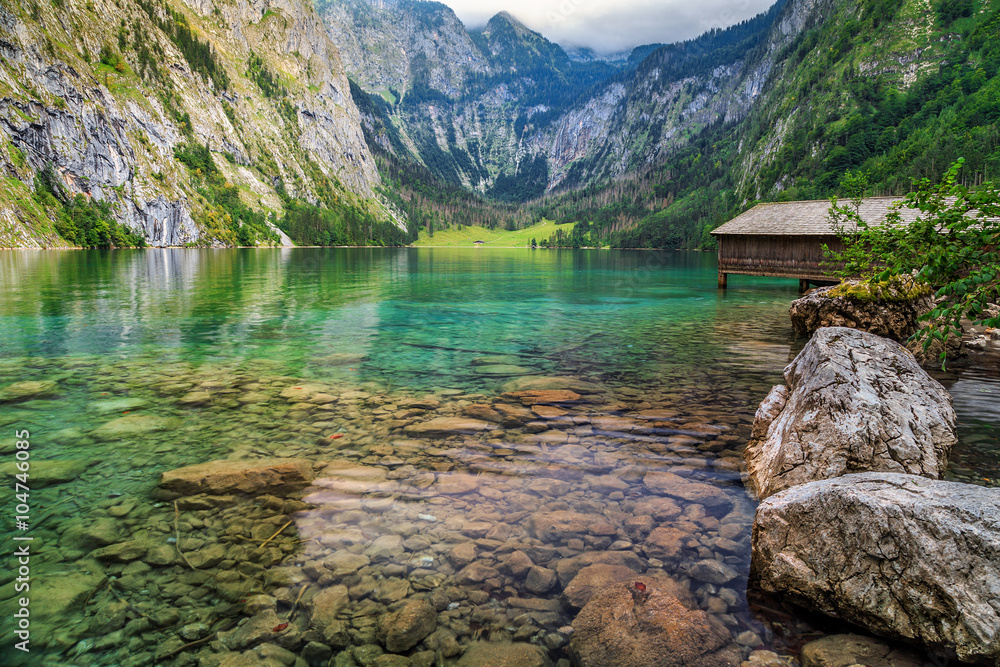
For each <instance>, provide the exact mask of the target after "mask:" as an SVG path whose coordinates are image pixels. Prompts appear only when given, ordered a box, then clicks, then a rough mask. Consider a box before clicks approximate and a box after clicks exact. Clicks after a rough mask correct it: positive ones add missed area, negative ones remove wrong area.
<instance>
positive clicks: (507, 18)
mask: <svg viewBox="0 0 1000 667" xmlns="http://www.w3.org/2000/svg"><path fill="white" fill-rule="evenodd" d="M503 27H510V28H514V30H516V31H517V32H519V33H530V32H534V31H533V30H531V29H529V28H528V27H527V26H526V25H524V24H523V23H521V22H520V21H518V20H517V19H516V18H515V17H514V15H513V14H511V13H510V12H508V11H507V10H503V11H501V12H498V13H497V14H495V15H494V16H493V18H491V19H490V20H489V22H488V23H487V24H486V30H488V31H490V30H496V29H498V28H503Z"/></svg>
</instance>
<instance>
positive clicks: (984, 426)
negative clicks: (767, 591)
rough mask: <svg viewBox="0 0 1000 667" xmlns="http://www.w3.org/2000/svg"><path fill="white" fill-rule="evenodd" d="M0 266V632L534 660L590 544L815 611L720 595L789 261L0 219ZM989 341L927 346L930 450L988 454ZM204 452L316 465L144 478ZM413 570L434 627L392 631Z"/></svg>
mask: <svg viewBox="0 0 1000 667" xmlns="http://www.w3.org/2000/svg"><path fill="white" fill-rule="evenodd" d="M0 281H2V289H0V396H2V397H3V398H4V399H5V401H6V402H3V403H0V424H2V426H3V429H2V434H3V435H2V439H0V470H3V472H4V475H3V480H4V481H3V485H4V490H3V493H2V496H0V497H2V498H3V503H4V505H3V509H4V513H5V516H6V519H5V520H4V531H5V532H4V535H5V536H4V559H3V561H2V562H3V564H4V566H3V568H2V569H0V584H2V593H0V595H2V598H3V599H2V600H0V605H2V607H0V615H2V617H3V619H4V621H3V624H2V627H3V632H2V636H0V644H2V648H0V662H2V663H3V664H8V665H15V664H31V665H83V666H85V665H123V666H129V665H154V664H162V665H218V664H220V662H221V660H220V657H221V656H231V655H232V654H230V653H225V652H226V651H232V652H242V651H248V650H251V649H254V647H257V648H256V649H255V650H257V654H255V655H258V656H259V662H258V663H257V664H275V665H277V664H294V663H295V660H296V656H297V657H298V658H299V659H301V660H302V661H304V663H305V664H309V665H327V664H330V665H338V666H344V667H349V666H350V665H363V666H367V665H400V666H405V665H413V666H414V667H418V666H420V665H455V664H462V665H475V664H480V662H481V660H479V659H478V658H477V657H476V656H489V655H498V653H497V652H498V651H510V650H511V648H510V646H511V645H512V646H513V647H514V649H513V650H514V653H513V654H511V655H516V650H517V648H518V647H520V648H525V647H531V648H532V650H533V651H535V652H536V654H537V653H538V652H539V651H540V652H542V653H544V654H547V655H548V658H549V659H551V661H552V662H553V663H557V662H558V661H560V660H565V659H566V658H567V657H568V653H567V645H568V642H569V641H570V638H571V633H572V629H571V628H570V624H571V622H572V621H573V619H574V617H575V615H576V614H577V612H578V611H579V606H578V605H579V604H580V603H581V602H582V601H583V600H584V599H585V596H584V592H581V590H580V589H581V588H584V586H574V587H570V583H571V582H572V581H573V579H574V578H575V577H576V576H577V574H578V573H579V572H580V571H581V570H582V569H583V568H585V567H586V566H589V565H592V564H608V565H614V566H618V567H620V568H628V569H630V570H632V571H633V572H634V573H635V580H636V582H642V580H643V578H644V577H651V576H654V575H666V576H668V577H670V578H672V579H674V580H675V581H676V582H677V583H678V584H680V586H681V587H682V588H685V589H688V590H689V591H690V593H691V594H692V596H693V598H694V600H695V602H696V604H697V606H698V607H700V608H701V609H703V610H705V611H706V612H707V613H708V614H710V615H712V616H714V617H715V618H716V619H717V620H718V621H720V622H721V623H722V624H724V625H725V627H726V628H728V629H729V630H730V631H731V634H732V641H733V643H734V644H735V645H737V646H739V647H741V650H742V651H743V656H744V658H746V657H748V656H749V655H750V654H751V652H752V651H754V650H771V651H775V652H776V653H778V654H779V655H783V656H796V655H797V654H798V651H799V650H800V648H801V646H802V644H803V642H805V641H808V640H810V639H815V638H817V637H819V636H822V634H824V633H826V632H833V631H835V630H838V629H841V628H840V626H837V625H836V624H834V623H832V622H830V621H824V620H822V619H818V618H814V617H809V616H807V615H805V614H800V613H797V612H796V611H795V610H793V609H788V608H785V607H783V606H782V605H781V603H780V602H778V601H774V600H766V599H762V598H760V597H758V596H757V595H755V594H751V595H750V599H749V600H748V595H747V575H748V571H749V561H750V535H751V526H752V523H753V517H754V510H755V502H754V501H753V500H752V499H751V498H750V497H749V496H748V495H747V493H746V491H745V490H744V488H743V485H742V482H741V477H740V468H741V460H742V459H741V452H742V449H743V447H744V445H745V444H746V442H747V439H748V438H749V436H750V431H751V426H752V423H753V417H754V413H755V411H756V409H757V406H758V404H759V403H760V401H761V400H762V399H763V398H764V397H765V395H766V394H767V393H768V391H769V390H770V389H771V387H772V386H773V385H775V384H780V383H781V382H782V370H783V368H784V367H785V365H786V364H787V363H788V362H790V361H791V360H792V359H793V358H794V356H795V355H796V353H797V352H798V350H799V349H801V347H802V345H803V344H804V343H805V341H804V340H802V339H797V338H796V337H795V335H794V334H793V332H792V329H791V325H790V322H789V318H788V306H789V303H790V302H791V301H792V300H793V299H795V298H796V297H797V283H796V281H792V280H777V279H763V278H744V277H740V276H733V277H731V278H730V283H729V289H728V290H726V291H719V290H718V289H717V288H716V259H715V257H714V255H711V254H706V253H685V252H641V251H634V252H628V251H607V250H579V251H571V250H535V251H532V250H527V249H519V250H514V249H511V250H504V249H488V248H483V249H472V248H470V249H464V248H463V249H448V248H421V249H310V248H302V249H257V250H252V249H246V250H187V249H184V250H182V249H169V250H159V249H156V250H139V251H122V250H119V251H61V252H56V251H4V252H3V253H2V254H0ZM985 367H986V366H984V365H981V366H980V367H979V368H978V369H976V368H970V369H967V370H961V369H956V370H950V371H949V372H936V373H935V377H937V378H938V379H939V380H941V381H942V382H943V383H944V384H945V386H947V387H948V389H949V390H950V391H951V393H952V395H953V396H954V399H955V407H956V410H957V411H958V415H959V420H960V444H959V445H958V446H957V448H956V449H955V450H954V452H953V455H952V460H951V464H950V469H949V473H948V477H949V478H950V479H954V480H958V481H964V482H970V483H975V484H983V485H991V486H992V485H998V484H1000V481H998V480H1000V369H998V368H997V366H996V364H995V363H994V364H993V366H992V370H983V368H985ZM525 392H527V393H525ZM24 431H27V432H29V433H30V435H29V436H28V437H27V438H19V437H16V435H15V432H24ZM18 440H27V441H28V442H30V447H29V449H28V450H27V451H28V452H29V453H30V454H29V456H30V458H29V462H30V473H29V477H28V478H27V486H28V487H29V488H30V492H29V493H28V494H26V495H23V496H21V497H20V498H18V497H16V496H15V482H16V478H15V476H14V475H15V473H16V469H15V466H16V461H17V459H16V452H17V451H18V450H17V449H16V442H17V441H18ZM222 459H240V460H260V459H296V460H300V461H307V462H308V463H309V464H310V465H312V466H313V468H314V470H315V480H314V481H313V482H312V484H311V485H309V486H308V488H304V489H294V490H291V491H287V492H281V493H278V492H275V491H273V490H266V491H265V492H263V493H258V494H256V495H241V494H231V495H227V496H224V497H209V496H183V497H180V498H172V497H170V496H169V494H167V495H165V494H164V492H163V489H162V488H160V487H159V482H160V477H161V474H162V473H164V472H166V471H170V470H174V469H177V468H181V467H184V466H190V465H194V464H200V463H205V462H209V461H216V460H222ZM678 478H680V479H678ZM653 479H656V480H658V482H657V483H655V484H654V483H650V481H651V480H653ZM664 480H674V481H675V482H676V483H675V484H673V485H671V484H664V483H663V481H664ZM19 505H26V506H27V507H20V509H17V508H18V506H19ZM21 510H27V511H26V512H22V511H21ZM15 514H18V515H21V514H23V515H25V516H27V519H26V520H25V522H24V523H25V524H27V525H26V526H21V528H22V529H18V526H17V524H15V522H14V517H15ZM18 537H22V538H23V537H30V538H31V540H30V541H26V540H17V541H15V538H18ZM23 545H28V546H29V550H30V554H31V555H30V580H29V583H30V591H29V592H26V593H25V592H22V593H18V592H15V583H16V580H17V577H18V576H19V575H18V567H19V565H18V562H17V559H16V557H15V556H14V555H13V554H14V553H15V550H16V549H18V548H21V547H22V546H23ZM619 571H620V570H619ZM584 583H586V582H584ZM24 596H29V597H30V648H31V652H30V654H26V653H23V652H22V651H18V650H15V649H14V644H15V643H16V642H17V641H19V640H18V638H17V637H16V636H15V634H14V630H15V627H16V626H15V624H14V623H13V622H11V619H12V618H13V614H14V613H15V612H16V610H17V609H19V608H20V607H19V602H18V601H19V599H20V598H22V597H24ZM415 599H420V600H424V601H426V602H427V603H429V605H430V606H431V607H432V608H433V613H432V614H431V615H432V617H433V619H432V622H433V623H434V626H433V627H434V630H433V632H432V633H431V634H430V635H429V636H424V637H422V638H420V639H418V640H417V643H416V644H414V645H411V646H406V644H407V643H408V642H407V641H405V639H404V640H401V641H396V646H395V649H396V651H395V654H396V655H390V654H391V653H393V652H392V651H388V650H387V646H386V640H385V635H386V632H388V633H389V634H390V635H392V632H393V631H394V628H392V627H389V628H388V629H386V627H385V626H386V624H389V625H391V624H392V623H395V622H398V623H404V622H405V620H406V619H402V618H396V617H394V616H391V614H392V612H395V611H397V610H398V609H399V608H400V607H401V606H403V605H404V604H405V603H406V602H408V601H411V600H415ZM387 618H388V619H389V620H386V619H387ZM404 631H405V628H404ZM398 634H399V633H397V635H398ZM404 634H405V632H404ZM534 647H538V648H537V649H535V648H534ZM511 659H512V660H513V659H514V658H511ZM460 661H461V663H460ZM222 664H223V665H229V664H233V665H235V664H251V663H249V662H247V663H244V662H232V661H230V662H228V663H222ZM298 664H302V663H298ZM505 664H506V663H505ZM509 664H516V663H514V662H511V663H509ZM563 664H566V663H565V662H564V663H563Z"/></svg>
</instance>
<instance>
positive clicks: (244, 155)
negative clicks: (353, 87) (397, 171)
mask: <svg viewBox="0 0 1000 667" xmlns="http://www.w3.org/2000/svg"><path fill="white" fill-rule="evenodd" d="M0 53H2V56H3V57H2V59H0V130H2V132H0V171H2V172H3V173H4V177H3V180H2V181H0V246H53V245H67V244H68V245H90V246H95V245H134V244H136V243H141V242H145V243H148V244H150V245H156V246H167V245H185V244H197V245H235V244H242V245H247V244H249V245H253V244H257V243H288V242H289V239H288V237H287V236H286V235H285V234H284V233H283V232H280V231H279V230H278V229H277V228H278V227H279V226H280V227H282V228H284V229H285V231H287V232H289V233H291V235H292V237H293V238H295V237H299V236H309V237H310V238H309V239H306V241H309V240H313V238H315V237H318V236H322V238H324V239H333V240H342V241H348V240H353V241H358V242H400V241H405V238H404V235H403V233H402V232H401V231H400V230H399V228H398V227H397V226H396V224H394V223H392V222H391V221H392V219H393V214H392V213H391V212H390V211H389V210H387V209H386V207H385V206H384V204H382V203H381V202H380V201H379V198H378V196H377V195H376V193H375V187H376V186H378V185H379V184H380V179H379V175H378V172H377V170H376V166H375V161H374V158H373V157H372V155H371V153H370V150H369V148H368V146H367V144H366V143H365V140H364V136H363V131H362V129H361V126H360V118H359V114H358V111H357V108H356V107H355V105H354V103H353V100H352V97H351V93H350V84H349V82H348V80H347V77H346V75H345V72H344V68H343V65H342V64H341V61H340V57H339V55H338V53H337V50H336V48H335V47H334V46H333V44H332V43H331V42H330V40H329V38H328V37H327V35H326V32H325V29H324V28H323V25H322V23H321V22H320V19H319V17H318V15H317V14H316V12H315V10H314V8H313V7H312V5H311V3H308V2H302V1H300V0H240V1H239V2H235V3H230V2H221V1H220V2H216V1H215V0H191V2H190V4H185V3H183V2H181V1H180V0H113V1H112V0H89V1H87V2H80V1H77V0H54V1H53V2H51V3H48V2H44V3H41V2H35V1H34V0H15V2H14V3H12V4H8V5H6V6H5V7H4V8H0ZM362 228H364V229H365V231H364V232H362V231H360V230H361V229H362ZM317 230H318V231H317ZM305 232H308V233H305ZM320 232H322V233H320ZM295 240H296V241H299V240H301V239H299V238H295Z"/></svg>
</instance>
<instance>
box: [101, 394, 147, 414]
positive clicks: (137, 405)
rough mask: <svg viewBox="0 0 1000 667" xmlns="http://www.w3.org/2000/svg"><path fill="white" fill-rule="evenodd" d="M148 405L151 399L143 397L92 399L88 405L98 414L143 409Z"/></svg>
mask: <svg viewBox="0 0 1000 667" xmlns="http://www.w3.org/2000/svg"><path fill="white" fill-rule="evenodd" d="M147 407H149V401H147V400H144V399H141V398H108V399H102V400H100V401H91V402H90V403H89V404H88V405H87V409H89V410H90V411H91V412H93V413H94V414H98V415H109V414H112V413H114V412H128V411H130V410H141V409H142V408H147Z"/></svg>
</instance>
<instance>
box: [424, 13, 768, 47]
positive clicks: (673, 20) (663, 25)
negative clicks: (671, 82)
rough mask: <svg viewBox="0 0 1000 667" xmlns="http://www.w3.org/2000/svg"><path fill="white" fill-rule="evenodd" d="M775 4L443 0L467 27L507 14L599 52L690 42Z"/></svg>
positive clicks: (562, 41) (549, 34)
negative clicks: (496, 15) (504, 11)
mask: <svg viewBox="0 0 1000 667" xmlns="http://www.w3.org/2000/svg"><path fill="white" fill-rule="evenodd" d="M774 1H775V0H697V1H692V0H660V1H659V2H653V1H652V0H617V1H616V2H611V1H610V0H485V1H484V0H444V4H446V5H448V6H449V7H451V8H452V9H454V10H455V13H456V14H458V16H459V17H460V18H461V19H462V21H463V22H465V24H466V25H467V26H469V27H470V28H475V27H481V26H483V25H485V24H486V22H487V21H488V20H489V19H490V17H492V16H493V15H494V14H496V13H497V12H500V11H503V10H507V11H508V12H510V13H511V14H512V15H514V16H515V17H517V19H518V20H520V21H521V22H523V23H524V24H525V25H526V26H528V27H529V28H531V29H532V30H535V31H537V32H540V33H542V34H543V35H545V36H546V37H547V38H549V39H550V40H552V41H554V42H557V43H558V44H560V45H562V46H564V47H581V46H582V47H589V48H592V49H594V50H595V51H598V52H599V53H606V54H607V53H616V52H619V51H626V50H629V49H631V48H633V47H635V46H639V45H640V44H651V43H656V42H662V43H669V42H678V41H683V40H685V39H691V38H693V37H697V36H698V35H700V34H702V33H704V32H706V31H708V30H711V29H712V28H725V27H727V26H730V25H733V24H734V23H739V22H740V21H743V20H745V19H748V18H752V17H753V16H755V15H757V14H759V13H761V12H763V11H766V10H767V9H768V7H770V6H771V5H773V4H774Z"/></svg>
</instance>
